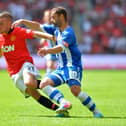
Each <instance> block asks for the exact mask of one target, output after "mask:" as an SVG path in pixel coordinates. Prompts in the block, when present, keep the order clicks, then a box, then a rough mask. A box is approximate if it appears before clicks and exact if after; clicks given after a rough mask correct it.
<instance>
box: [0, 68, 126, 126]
mask: <svg viewBox="0 0 126 126" xmlns="http://www.w3.org/2000/svg"><path fill="white" fill-rule="evenodd" d="M41 74H42V75H44V71H41ZM59 89H60V90H61V91H62V92H63V93H64V96H65V97H66V98H67V99H68V100H69V101H71V102H72V104H73V107H72V109H71V110H70V111H69V112H70V117H69V118H58V117H55V112H54V111H51V110H49V109H46V108H44V107H42V106H41V105H39V104H38V103H37V102H35V101H34V100H33V99H32V98H28V99H25V98H24V96H23V95H22V94H21V93H20V92H19V91H18V90H17V89H16V88H15V86H14V84H13V82H12V80H11V79H10V77H9V75H8V73H7V72H6V71H2V70H1V71H0V126H126V70H122V71H121V70H85V71H84V74H83V80H82V89H83V90H85V91H86V92H87V93H88V94H89V95H90V96H91V97H92V98H93V100H94V101H95V103H96V105H97V107H98V108H99V109H100V110H101V112H102V113H103V115H104V118H102V119H96V118H93V116H92V113H91V112H89V111H88V110H87V108H86V107H83V106H82V105H81V103H80V101H79V100H78V99H76V98H75V97H74V96H72V94H71V93H70V90H69V88H68V86H66V85H63V86H60V87H59Z"/></svg>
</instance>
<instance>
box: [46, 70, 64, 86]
mask: <svg viewBox="0 0 126 126" xmlns="http://www.w3.org/2000/svg"><path fill="white" fill-rule="evenodd" d="M47 77H48V78H50V79H51V80H52V81H53V85H54V86H59V85H61V84H63V83H65V80H64V75H63V70H61V69H57V70H55V71H53V72H52V73H50V74H48V75H47Z"/></svg>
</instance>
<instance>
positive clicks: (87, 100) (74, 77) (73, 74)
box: [64, 67, 102, 117]
mask: <svg viewBox="0 0 126 126" xmlns="http://www.w3.org/2000/svg"><path fill="white" fill-rule="evenodd" d="M66 69H67V70H65V71H64V73H65V76H66V78H69V80H67V84H68V85H69V87H70V90H71V92H72V94H73V95H74V96H76V97H77V98H78V99H79V100H80V101H81V103H82V104H83V105H84V106H86V107H87V108H88V109H89V110H90V111H91V112H93V114H94V116H95V117H102V114H101V113H100V112H99V111H98V109H97V108H96V104H95V103H94V102H93V100H92V98H91V97H90V96H89V95H88V94H86V93H85V92H83V91H81V83H80V82H81V78H82V69H79V68H76V67H70V68H66Z"/></svg>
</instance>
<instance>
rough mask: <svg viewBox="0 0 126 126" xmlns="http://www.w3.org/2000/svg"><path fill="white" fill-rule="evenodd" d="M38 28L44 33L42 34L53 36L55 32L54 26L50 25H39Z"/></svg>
mask: <svg viewBox="0 0 126 126" xmlns="http://www.w3.org/2000/svg"><path fill="white" fill-rule="evenodd" d="M40 28H41V29H42V30H43V31H44V32H47V33H49V34H51V35H54V32H55V30H56V28H55V26H54V25H51V24H41V25H40Z"/></svg>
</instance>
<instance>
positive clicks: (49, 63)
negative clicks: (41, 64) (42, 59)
mask: <svg viewBox="0 0 126 126" xmlns="http://www.w3.org/2000/svg"><path fill="white" fill-rule="evenodd" d="M46 63H47V64H46V66H47V68H46V74H49V73H51V72H52V71H53V70H54V65H55V62H54V61H53V60H47V62H46Z"/></svg>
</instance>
